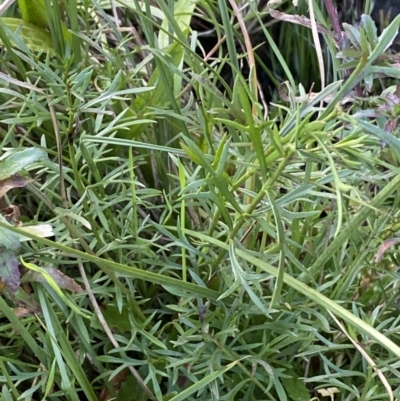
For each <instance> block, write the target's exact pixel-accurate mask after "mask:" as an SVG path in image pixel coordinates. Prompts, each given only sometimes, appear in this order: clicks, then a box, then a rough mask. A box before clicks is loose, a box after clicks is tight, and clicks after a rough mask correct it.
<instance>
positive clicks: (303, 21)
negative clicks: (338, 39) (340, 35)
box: [269, 8, 335, 37]
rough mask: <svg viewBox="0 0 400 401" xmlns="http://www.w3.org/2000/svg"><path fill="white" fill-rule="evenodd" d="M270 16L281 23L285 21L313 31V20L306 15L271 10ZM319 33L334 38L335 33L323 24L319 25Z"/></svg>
mask: <svg viewBox="0 0 400 401" xmlns="http://www.w3.org/2000/svg"><path fill="white" fill-rule="evenodd" d="M269 14H270V15H271V17H272V18H275V19H277V20H279V21H285V22H290V23H292V24H297V25H301V26H305V27H306V28H310V29H311V20H310V19H309V18H307V17H305V16H304V15H291V14H286V13H283V12H281V11H277V10H274V9H272V8H271V9H270V10H269ZM317 31H318V32H319V33H323V34H325V35H329V36H332V37H334V36H335V35H334V33H333V32H331V31H328V30H327V29H326V28H324V27H323V26H322V25H321V24H317Z"/></svg>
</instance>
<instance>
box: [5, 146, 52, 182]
mask: <svg viewBox="0 0 400 401" xmlns="http://www.w3.org/2000/svg"><path fill="white" fill-rule="evenodd" d="M45 156H46V153H45V152H44V151H43V150H41V149H38V148H29V149H24V150H22V151H20V152H15V153H13V154H12V155H11V156H8V157H7V158H6V159H3V160H1V161H0V180H4V179H6V178H8V177H11V176H12V175H14V174H16V173H18V172H19V171H21V170H23V169H24V168H26V167H28V166H30V165H31V164H33V163H35V162H37V161H38V160H40V159H43V158H44V157H45Z"/></svg>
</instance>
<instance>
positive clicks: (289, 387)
mask: <svg viewBox="0 0 400 401" xmlns="http://www.w3.org/2000/svg"><path fill="white" fill-rule="evenodd" d="M281 382H282V384H283V387H284V388H285V390H286V393H287V394H288V395H289V398H290V399H291V400H292V401H310V392H309V391H308V388H307V387H306V385H305V384H304V382H303V381H302V380H301V379H299V378H297V377H290V378H284V377H283V378H281Z"/></svg>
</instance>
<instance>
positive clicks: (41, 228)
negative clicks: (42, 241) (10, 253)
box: [19, 224, 54, 241]
mask: <svg viewBox="0 0 400 401" xmlns="http://www.w3.org/2000/svg"><path fill="white" fill-rule="evenodd" d="M20 229H21V230H22V231H25V232H27V233H29V234H33V235H36V236H37V237H40V238H46V237H53V236H54V232H53V227H52V226H51V225H50V224H37V225H36V226H25V227H20ZM19 240H20V241H30V238H28V237H24V236H22V235H21V236H20V237H19Z"/></svg>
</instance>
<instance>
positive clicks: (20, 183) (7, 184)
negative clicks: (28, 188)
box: [0, 175, 34, 198]
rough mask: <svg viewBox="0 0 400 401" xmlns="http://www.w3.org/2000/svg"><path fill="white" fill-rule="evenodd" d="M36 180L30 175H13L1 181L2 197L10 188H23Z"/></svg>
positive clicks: (0, 193)
mask: <svg viewBox="0 0 400 401" xmlns="http://www.w3.org/2000/svg"><path fill="white" fill-rule="evenodd" d="M33 181H34V180H33V179H32V178H29V177H21V176H19V175H12V176H11V177H8V178H6V179H4V180H1V181H0V198H2V197H3V196H4V195H5V194H6V193H7V192H8V191H9V190H10V189H13V188H22V187H24V186H25V185H27V184H30V183H31V182H33Z"/></svg>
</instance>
